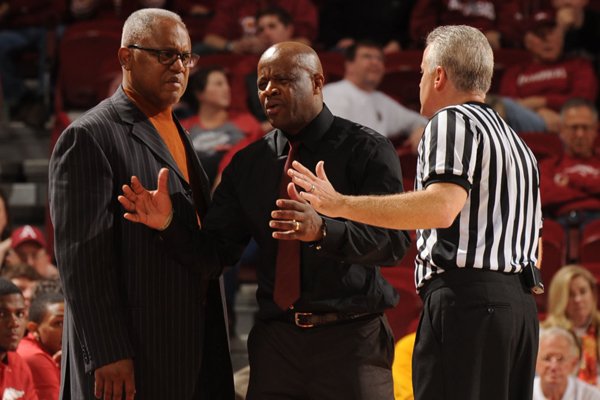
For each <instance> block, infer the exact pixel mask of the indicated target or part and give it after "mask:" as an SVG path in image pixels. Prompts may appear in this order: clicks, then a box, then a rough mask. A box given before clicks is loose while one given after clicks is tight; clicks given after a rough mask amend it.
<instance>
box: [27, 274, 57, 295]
mask: <svg viewBox="0 0 600 400" xmlns="http://www.w3.org/2000/svg"><path fill="white" fill-rule="evenodd" d="M46 293H58V294H61V295H62V294H63V290H62V285H61V283H60V279H59V278H54V279H41V280H39V281H38V282H37V283H36V285H35V288H34V289H33V296H32V297H33V298H35V297H36V296H40V295H42V294H46Z"/></svg>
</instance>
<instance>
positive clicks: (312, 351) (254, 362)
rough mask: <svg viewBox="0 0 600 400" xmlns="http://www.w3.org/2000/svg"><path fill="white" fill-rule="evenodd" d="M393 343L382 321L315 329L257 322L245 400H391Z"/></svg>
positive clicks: (250, 346)
mask: <svg viewBox="0 0 600 400" xmlns="http://www.w3.org/2000/svg"><path fill="white" fill-rule="evenodd" d="M393 353H394V339H393V336H392V333H391V330H390V328H389V325H388V323H387V320H386V319H385V317H384V316H381V315H373V316H367V317H363V318H360V319H356V320H352V321H344V322H338V323H335V324H330V325H324V326H320V327H315V328H299V327H297V326H295V325H294V324H292V323H290V322H284V321H258V322H257V323H256V325H255V326H254V327H253V328H252V331H251V332H250V336H249V337H248V356H249V359H250V384H249V388H248V396H247V399H248V400H275V399H276V400H292V399H293V400H340V399H344V400H393V398H394V394H393V384H392V373H391V366H392V360H393Z"/></svg>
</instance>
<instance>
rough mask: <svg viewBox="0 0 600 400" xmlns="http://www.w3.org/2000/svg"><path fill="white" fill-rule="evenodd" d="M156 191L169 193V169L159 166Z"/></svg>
mask: <svg viewBox="0 0 600 400" xmlns="http://www.w3.org/2000/svg"><path fill="white" fill-rule="evenodd" d="M157 188H158V191H159V192H161V193H169V170H168V169H167V168H161V169H160V171H159V172H158V184H157Z"/></svg>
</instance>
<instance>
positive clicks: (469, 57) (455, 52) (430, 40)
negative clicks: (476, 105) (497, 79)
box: [426, 25, 494, 94]
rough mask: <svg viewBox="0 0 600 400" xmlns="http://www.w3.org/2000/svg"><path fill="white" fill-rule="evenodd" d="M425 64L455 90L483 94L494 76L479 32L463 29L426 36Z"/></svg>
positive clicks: (450, 28) (440, 30) (491, 57)
mask: <svg viewBox="0 0 600 400" xmlns="http://www.w3.org/2000/svg"><path fill="white" fill-rule="evenodd" d="M426 43H427V46H428V50H427V59H426V61H427V64H428V66H429V68H430V71H429V72H432V71H433V70H434V69H435V68H436V67H438V66H440V67H442V68H444V70H446V73H447V74H448V78H449V79H450V80H451V81H452V83H454V86H455V87H456V89H458V90H460V91H462V92H482V93H483V94H485V93H487V91H488V90H489V89H490V86H491V84H492V75H493V73H494V52H493V51H492V48H491V46H490V44H489V42H488V40H487V38H486V37H485V35H484V34H483V33H481V31H479V30H478V29H476V28H473V27H470V26H466V25H448V26H440V27H438V28H436V29H435V30H433V31H432V32H431V33H430V34H429V35H428V36H427V42H426Z"/></svg>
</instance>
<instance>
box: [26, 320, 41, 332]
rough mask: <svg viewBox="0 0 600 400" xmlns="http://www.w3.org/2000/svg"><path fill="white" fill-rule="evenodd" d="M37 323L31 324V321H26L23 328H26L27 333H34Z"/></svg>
mask: <svg viewBox="0 0 600 400" xmlns="http://www.w3.org/2000/svg"><path fill="white" fill-rule="evenodd" d="M38 326H39V325H38V323H37V322H33V321H27V324H25V327H26V328H27V331H28V332H36V331H37V329H38Z"/></svg>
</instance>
